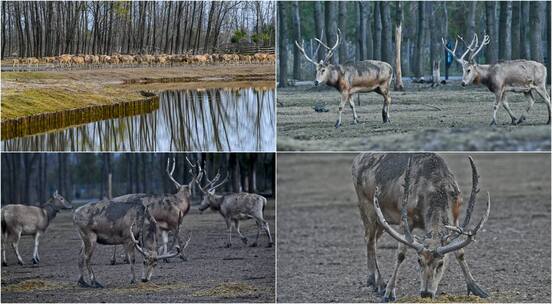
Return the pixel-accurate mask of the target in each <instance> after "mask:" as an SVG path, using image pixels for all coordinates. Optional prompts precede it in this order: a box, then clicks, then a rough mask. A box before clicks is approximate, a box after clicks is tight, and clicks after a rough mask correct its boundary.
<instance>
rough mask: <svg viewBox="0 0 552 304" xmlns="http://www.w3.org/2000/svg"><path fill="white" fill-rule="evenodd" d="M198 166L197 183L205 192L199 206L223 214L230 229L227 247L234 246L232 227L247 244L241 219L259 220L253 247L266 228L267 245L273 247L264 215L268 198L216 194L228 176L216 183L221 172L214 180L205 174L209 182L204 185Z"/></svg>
mask: <svg viewBox="0 0 552 304" xmlns="http://www.w3.org/2000/svg"><path fill="white" fill-rule="evenodd" d="M198 167H199V169H200V173H199V177H198V179H197V184H198V186H199V189H200V190H201V192H203V194H204V197H203V201H202V202H201V205H200V206H199V211H200V212H203V211H205V209H207V208H209V207H210V208H211V209H213V210H216V211H218V212H219V213H220V215H222V217H223V218H224V221H225V222H226V227H227V229H228V242H227V243H226V247H231V246H232V227H234V229H236V232H238V235H239V236H240V238H241V240H242V242H243V243H244V244H247V242H248V241H247V237H246V236H244V235H243V234H242V233H241V232H240V221H242V220H247V219H254V220H255V221H256V222H257V237H256V238H255V242H253V243H252V244H251V247H256V246H257V244H258V241H259V236H260V234H261V230H264V231H265V232H266V236H267V237H268V245H267V247H272V245H273V244H274V243H273V241H272V236H271V235H270V228H269V226H268V222H267V221H266V220H265V219H264V217H263V212H264V208H265V206H266V198H265V197H263V196H261V195H258V194H253V193H246V192H240V193H231V194H226V195H217V194H215V190H216V189H217V188H218V187H220V186H222V185H224V183H226V181H227V180H228V176H226V178H225V179H224V180H223V181H222V182H220V183H218V184H216V183H217V182H218V181H219V179H220V174H218V173H217V175H216V176H215V177H214V178H213V180H209V178H208V177H207V176H205V178H206V179H207V184H205V185H204V186H203V187H202V186H201V180H202V177H203V170H202V169H201V166H200V165H199V164H198Z"/></svg>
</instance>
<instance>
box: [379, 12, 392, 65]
mask: <svg viewBox="0 0 552 304" xmlns="http://www.w3.org/2000/svg"><path fill="white" fill-rule="evenodd" d="M380 5H381V24H382V32H381V33H382V34H381V44H382V45H381V57H382V60H383V61H385V62H387V63H392V62H393V40H392V39H393V34H392V32H393V27H392V25H393V22H392V21H391V7H390V5H391V4H390V2H387V1H382V2H381V3H380Z"/></svg>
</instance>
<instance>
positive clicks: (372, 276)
mask: <svg viewBox="0 0 552 304" xmlns="http://www.w3.org/2000/svg"><path fill="white" fill-rule="evenodd" d="M469 160H470V165H471V168H472V190H471V195H470V199H469V203H468V207H467V212H466V216H465V218H464V221H463V223H462V225H461V226H458V225H459V220H460V209H461V205H462V196H461V193H460V189H459V188H458V185H457V183H456V180H455V178H454V175H453V174H452V173H451V172H450V170H449V169H448V167H447V165H446V163H445V161H444V160H443V159H442V158H441V157H439V156H437V155H435V154H432V153H425V154H407V153H401V154H360V155H359V156H357V157H356V158H355V159H354V161H353V166H352V174H353V182H354V186H355V190H356V193H357V196H358V200H359V201H358V205H359V208H360V214H361V217H362V221H363V223H364V228H365V238H366V240H367V246H368V247H367V249H368V250H367V254H368V285H369V286H373V287H374V290H375V291H376V292H378V293H380V294H383V296H384V301H393V300H395V299H396V295H395V289H396V284H397V277H398V271H399V267H400V266H401V263H402V262H403V261H404V259H405V255H406V249H407V248H412V249H414V250H415V251H416V254H417V256H418V263H419V266H420V267H419V275H420V295H421V296H422V297H434V296H435V293H436V291H437V287H438V285H439V282H440V281H441V279H442V276H443V273H444V270H445V268H446V263H447V259H448V255H449V253H454V254H455V256H456V260H457V261H458V263H459V264H460V268H461V269H462V273H463V275H464V279H465V281H466V284H467V290H468V294H469V293H470V292H472V293H474V294H475V295H478V296H480V297H487V296H488V294H487V292H485V291H484V290H483V289H482V288H481V287H479V285H478V284H477V283H476V282H475V279H474V278H473V276H472V274H471V272H470V270H469V268H468V264H467V263H466V260H465V257H464V249H463V248H464V247H466V246H467V245H469V244H470V243H471V242H473V241H474V237H475V235H476V234H477V232H478V231H479V230H480V229H481V227H482V226H483V224H484V223H485V221H486V220H487V218H488V217H489V212H490V203H491V202H490V197H489V199H488V202H487V208H486V212H485V214H484V216H483V218H482V219H481V221H480V222H479V223H478V224H477V225H476V226H475V227H474V228H473V229H467V225H468V224H469V221H470V218H471V216H472V211H473V208H474V206H475V201H476V196H477V193H478V192H479V189H478V183H479V175H478V173H477V168H476V166H475V163H474V162H473V159H472V158H471V157H470V158H469ZM402 187H404V189H402V190H403V191H401V188H402ZM390 224H396V225H400V230H399V231H402V232H399V231H396V230H395V229H393V228H392V227H391V226H390ZM414 228H419V229H422V230H423V232H424V233H423V234H422V235H421V236H414V237H413V236H412V234H411V230H412V229H414ZM383 231H386V232H387V233H388V234H389V235H391V236H392V237H393V238H394V239H396V240H397V241H399V247H398V250H397V260H396V264H395V269H394V271H393V274H392V276H391V279H390V280H389V282H388V283H387V284H386V283H385V282H384V280H383V278H382V276H381V274H380V271H379V267H378V264H377V260H376V242H377V240H378V239H379V238H380V237H381V234H382V232H383Z"/></svg>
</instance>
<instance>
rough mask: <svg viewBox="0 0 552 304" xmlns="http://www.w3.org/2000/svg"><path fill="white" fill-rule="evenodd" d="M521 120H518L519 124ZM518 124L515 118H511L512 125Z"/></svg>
mask: <svg viewBox="0 0 552 304" xmlns="http://www.w3.org/2000/svg"><path fill="white" fill-rule="evenodd" d="M521 121H522V120H521V119H520V120H519V122H521ZM517 124H518V119H517V118H515V117H512V125H513V126H515V125H517Z"/></svg>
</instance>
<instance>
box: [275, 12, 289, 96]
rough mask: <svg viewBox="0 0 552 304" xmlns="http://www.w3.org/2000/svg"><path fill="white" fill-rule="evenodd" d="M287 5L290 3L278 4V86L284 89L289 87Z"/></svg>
mask: <svg viewBox="0 0 552 304" xmlns="http://www.w3.org/2000/svg"><path fill="white" fill-rule="evenodd" d="M287 5H288V2H279V3H278V5H277V6H278V29H279V34H278V38H279V39H278V40H279V41H278V47H279V49H278V57H279V62H278V64H279V69H278V86H279V87H281V88H283V87H286V86H287V62H288V52H287V43H288V27H287V23H286V20H287Z"/></svg>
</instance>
